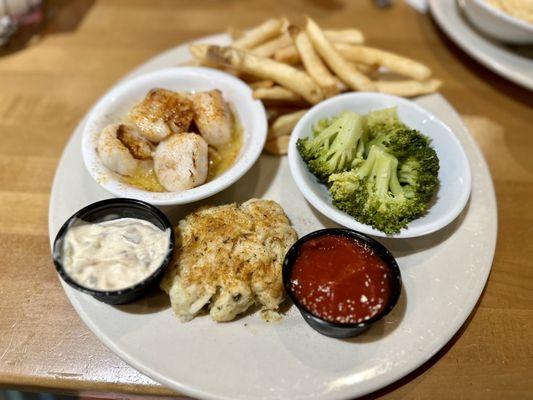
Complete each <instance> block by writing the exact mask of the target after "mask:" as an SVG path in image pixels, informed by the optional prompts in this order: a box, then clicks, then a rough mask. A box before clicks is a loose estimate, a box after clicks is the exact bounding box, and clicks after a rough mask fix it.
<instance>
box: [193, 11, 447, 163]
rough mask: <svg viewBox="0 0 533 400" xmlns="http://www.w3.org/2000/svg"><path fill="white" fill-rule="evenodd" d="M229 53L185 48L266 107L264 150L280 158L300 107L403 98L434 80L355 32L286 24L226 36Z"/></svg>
mask: <svg viewBox="0 0 533 400" xmlns="http://www.w3.org/2000/svg"><path fill="white" fill-rule="evenodd" d="M228 31H229V33H230V35H231V37H232V38H233V42H232V44H231V46H216V45H209V44H191V45H190V46H189V50H190V52H191V54H192V55H193V57H194V64H196V65H203V66H209V67H214V68H219V69H222V70H224V71H226V72H229V73H232V74H234V75H236V76H238V77H240V78H241V79H243V80H245V81H246V82H247V83H248V84H249V85H250V87H251V88H252V89H253V95H254V97H255V98H256V99H260V100H262V101H263V103H264V104H265V106H266V109H267V112H268V115H269V133H268V138H267V143H266V145H265V150H267V151H268V152H270V153H272V154H278V155H282V154H286V153H287V147H288V143H289V137H290V134H291V132H292V129H293V128H294V126H295V125H296V123H297V122H298V120H299V119H300V118H301V117H302V116H303V115H304V114H305V112H306V111H307V109H308V107H309V106H310V105H313V104H317V103H319V102H320V101H322V100H324V99H326V98H328V97H331V96H334V95H336V94H339V93H341V92H346V91H378V92H383V93H390V94H395V95H398V96H404V97H413V96H419V95H422V94H429V93H433V92H435V91H437V90H438V89H439V87H440V86H441V81H439V80H438V79H432V78H431V70H430V69H429V68H428V67H427V66H425V65H424V64H421V63H419V62H417V61H415V60H412V59H410V58H407V57H403V56H400V55H397V54H394V53H391V52H388V51H384V50H380V49H376V48H373V47H368V46H366V45H364V43H365V38H364V35H363V33H362V32H361V31H359V30H357V29H342V30H323V29H322V28H321V27H320V26H318V24H317V23H316V22H315V21H313V20H312V19H310V18H307V21H306V25H305V28H303V29H302V28H300V27H298V26H296V25H293V24H291V23H290V22H289V21H288V20H287V19H286V18H280V19H269V20H267V21H265V22H264V23H262V24H260V25H258V26H256V27H254V28H251V29H249V30H247V31H246V32H242V31H239V30H237V29H231V28H230V29H229V30H228Z"/></svg>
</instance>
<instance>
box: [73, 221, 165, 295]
mask: <svg viewBox="0 0 533 400" xmlns="http://www.w3.org/2000/svg"><path fill="white" fill-rule="evenodd" d="M169 241H170V230H169V229H167V230H166V231H162V230H161V229H159V228H158V227H157V226H155V225H153V224H152V223H150V222H148V221H145V220H142V219H136V218H120V219H114V220H111V221H105V222H100V223H96V224H84V225H79V226H74V227H72V228H70V229H69V230H68V231H67V234H66V235H65V239H64V242H63V267H64V269H65V271H66V273H67V274H68V275H69V276H70V277H71V278H72V279H73V280H74V281H75V282H76V283H78V284H80V285H82V286H84V287H87V288H90V289H96V290H118V289H124V288H126V287H128V286H132V285H134V284H136V283H139V282H141V281H142V280H144V279H145V278H147V277H148V276H149V275H151V274H152V273H153V272H154V271H155V270H156V269H157V268H158V267H159V266H160V265H161V263H162V262H163V260H164V259H165V256H166V254H167V251H168V245H169Z"/></svg>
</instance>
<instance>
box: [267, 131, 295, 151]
mask: <svg viewBox="0 0 533 400" xmlns="http://www.w3.org/2000/svg"><path fill="white" fill-rule="evenodd" d="M290 140H291V137H290V136H289V135H285V136H278V137H276V138H273V139H271V140H269V141H267V142H266V143H265V150H266V151H267V152H269V153H271V154H274V155H276V156H281V155H284V154H287V151H288V150H289V142H290Z"/></svg>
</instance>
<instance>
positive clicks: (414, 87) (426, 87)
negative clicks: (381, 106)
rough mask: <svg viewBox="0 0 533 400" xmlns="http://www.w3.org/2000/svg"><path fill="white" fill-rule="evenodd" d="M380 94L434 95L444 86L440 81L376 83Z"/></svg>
mask: <svg viewBox="0 0 533 400" xmlns="http://www.w3.org/2000/svg"><path fill="white" fill-rule="evenodd" d="M374 84H375V85H376V87H377V89H378V91H379V92H382V93H389V94H395V95H396V96H403V97H415V96H420V95H423V94H429V93H434V92H436V91H437V90H439V88H440V87H441V85H442V82H441V81H440V80H438V79H430V80H428V81H424V82H420V81H415V80H405V81H374Z"/></svg>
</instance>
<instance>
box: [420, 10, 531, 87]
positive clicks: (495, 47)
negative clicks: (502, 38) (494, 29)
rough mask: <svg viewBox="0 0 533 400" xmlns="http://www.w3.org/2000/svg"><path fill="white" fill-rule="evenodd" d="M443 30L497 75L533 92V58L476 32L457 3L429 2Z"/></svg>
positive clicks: (432, 12)
mask: <svg viewBox="0 0 533 400" xmlns="http://www.w3.org/2000/svg"><path fill="white" fill-rule="evenodd" d="M429 5H430V9H431V14H432V15H433V17H434V18H435V21H436V22H437V24H438V25H439V26H440V27H441V28H442V30H443V31H444V32H445V33H446V35H448V37H450V39H452V40H453V41H454V42H455V43H456V44H457V45H458V46H460V47H461V48H462V49H463V50H464V51H465V52H467V53H468V54H470V55H471V56H472V57H474V58H475V59H476V60H478V61H479V62H480V63H482V64H483V65H485V66H486V67H487V68H490V69H491V70H493V71H494V72H496V73H497V74H499V75H501V76H503V77H504V78H507V79H509V80H510V81H512V82H514V83H516V84H517V85H520V86H523V87H525V88H527V89H529V90H533V59H531V58H527V57H526V56H523V55H520V54H519V53H518V52H516V51H513V50H512V49H511V48H510V47H506V46H505V45H503V44H499V43H497V42H496V41H493V40H491V39H489V38H487V37H485V36H483V35H482V34H481V33H479V32H478V31H477V30H476V29H475V28H474V27H472V26H471V25H470V23H469V22H468V21H467V20H466V18H465V17H464V16H463V15H462V13H461V10H460V9H459V6H458V4H457V1H456V0H429Z"/></svg>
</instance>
